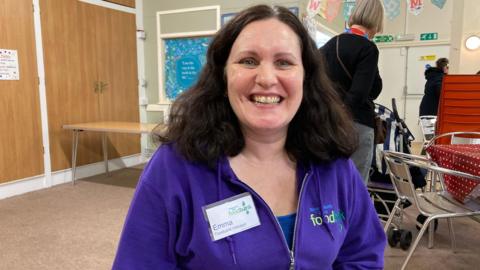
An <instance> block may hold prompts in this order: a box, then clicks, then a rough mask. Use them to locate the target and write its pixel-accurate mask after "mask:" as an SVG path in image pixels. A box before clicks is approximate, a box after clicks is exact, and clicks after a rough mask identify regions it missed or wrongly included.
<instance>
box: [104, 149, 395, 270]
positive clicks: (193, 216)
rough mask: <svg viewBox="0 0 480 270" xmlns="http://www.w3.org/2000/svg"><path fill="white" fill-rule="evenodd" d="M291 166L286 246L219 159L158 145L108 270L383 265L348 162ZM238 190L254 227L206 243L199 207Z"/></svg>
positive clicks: (368, 208)
mask: <svg viewBox="0 0 480 270" xmlns="http://www.w3.org/2000/svg"><path fill="white" fill-rule="evenodd" d="M297 171H298V182H299V189H298V190H299V207H298V209H297V220H296V225H295V232H294V240H293V250H292V251H290V250H289V248H288V246H287V244H286V241H285V237H284V235H283V233H282V230H281V228H280V225H279V224H278V222H277V219H276V217H275V216H274V215H273V212H272V211H271V209H270V208H269V207H268V206H267V204H266V203H265V201H264V200H263V199H262V198H261V197H260V196H259V195H258V194H257V193H256V192H255V191H254V190H252V189H251V188H250V187H248V186H247V185H246V184H245V183H243V182H242V181H241V180H240V179H238V178H237V177H236V175H235V174H234V172H233V171H232V168H231V167H230V164H229V162H228V160H227V159H226V158H222V159H220V160H219V161H218V163H217V166H216V168H214V169H211V168H209V167H207V166H206V165H203V164H198V163H192V162H189V161H186V160H185V159H184V158H183V157H182V156H181V155H180V154H179V153H178V152H177V151H176V150H175V147H174V146H173V145H171V144H170V145H163V146H161V147H160V148H159V149H158V150H157V152H156V153H155V155H154V156H153V157H152V159H151V160H150V162H149V164H148V165H147V166H146V168H145V170H144V172H143V174H142V176H141V180H140V182H139V184H138V186H137V190H136V193H135V195H134V198H133V201H132V204H131V206H130V210H129V213H128V215H127V218H126V221H125V226H124V228H123V232H122V236H121V239H120V243H119V247H118V251H117V254H116V258H115V261H114V263H113V269H162V270H166V269H196V270H198V269H210V270H211V269H249V270H254V269H289V267H290V269H316V270H318V269H383V252H384V248H385V244H386V240H385V234H384V232H383V229H382V227H381V225H380V222H379V219H378V217H377V215H376V212H375V209H374V208H373V205H372V202H371V201H370V198H369V196H368V193H367V190H366V188H365V186H364V184H363V182H362V180H361V179H360V175H359V174H358V172H357V170H356V169H355V167H354V165H353V163H352V162H351V161H350V160H348V159H337V160H335V161H333V162H331V163H327V164H315V165H314V164H308V165H305V166H304V165H298V170H297ZM244 192H249V193H250V194H251V195H252V197H253V200H254V203H255V207H256V209H257V213H258V216H259V219H260V223H261V225H260V226H257V227H254V228H251V229H248V230H246V231H243V232H240V233H237V234H234V235H232V236H230V237H227V238H224V239H220V240H217V241H212V239H211V237H210V234H209V230H208V223H207V221H206V220H205V218H204V214H203V211H202V206H205V205H209V204H211V203H214V202H217V201H220V200H223V199H226V198H229V197H232V196H235V195H238V194H241V193H244ZM279 196H281V194H279Z"/></svg>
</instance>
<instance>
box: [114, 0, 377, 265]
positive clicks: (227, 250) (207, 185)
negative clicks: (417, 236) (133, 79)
mask: <svg viewBox="0 0 480 270" xmlns="http://www.w3.org/2000/svg"><path fill="white" fill-rule="evenodd" d="M352 133H353V123H352V121H351V120H349V116H348V113H347V112H346V111H345V110H344V108H343V107H342V103H341V100H340V99H339V97H338V96H337V94H336V92H335V90H334V89H333V88H332V86H331V82H330V81H329V80H328V78H327V77H326V75H325V73H324V60H323V59H322V58H321V56H320V54H319V53H318V51H317V50H316V46H315V43H314V41H313V40H312V39H311V38H310V37H309V35H308V33H307V31H306V29H305V28H304V27H303V25H302V24H301V22H300V21H299V20H298V18H297V17H296V16H295V15H294V14H292V13H291V12H290V11H289V10H288V9H286V8H283V7H273V8H272V7H269V6H265V5H259V6H254V7H251V8H248V9H246V10H244V11H242V12H240V13H238V14H237V15H236V16H235V17H234V18H232V19H231V20H230V21H229V22H228V23H227V24H225V25H224V27H223V28H222V29H221V30H220V31H219V32H218V33H217V34H216V35H215V36H214V37H213V40H212V42H211V44H210V46H209V48H208V52H207V59H206V64H205V66H204V68H203V70H202V72H201V74H200V77H199V79H198V81H197V83H196V84H195V85H194V86H193V87H192V88H190V90H188V91H186V92H184V93H182V94H181V95H180V96H179V97H178V98H177V99H176V100H175V102H174V104H173V106H172V110H171V115H170V123H169V124H168V129H167V131H166V133H164V134H163V135H161V136H160V140H161V141H162V142H163V143H164V144H163V145H162V146H161V147H160V148H159V149H158V150H157V152H156V153H155V155H154V156H153V157H152V159H151V160H150V163H149V164H148V165H147V167H146V168H145V171H144V173H143V174H142V178H141V180H140V183H139V184H138V186H137V193H136V195H135V197H134V199H133V201H132V204H131V208H130V212H129V214H128V217H127V220H126V223H125V227H124V231H123V235H122V237H121V240H120V245H119V248H118V252H117V256H116V260H115V263H114V266H113V269H231V268H236V269H287V268H288V267H290V269H296V268H298V269H319V266H323V267H324V269H332V268H337V269H342V268H347V267H349V268H356V269H382V268H383V251H384V247H385V235H384V233H383V230H382V227H381V226H380V223H379V220H378V218H377V215H376V213H375V210H374V208H373V205H372V203H371V202H370V199H369V196H368V193H367V191H366V188H365V186H364V185H363V184H362V182H361V177H360V175H359V174H358V171H357V170H356V169H355V167H354V165H353V163H352V162H351V161H350V160H349V159H348V157H349V155H350V154H351V153H352V152H353V151H354V149H355V146H356V142H355V139H353V137H352V136H351V134H352ZM232 205H234V206H236V205H238V206H239V205H241V207H242V208H241V209H240V208H238V209H240V210H242V211H237V210H238V209H237V208H232ZM245 207H246V208H245ZM232 209H234V211H233V212H232ZM235 209H237V210H235ZM245 209H247V210H248V211H243V210H245ZM232 213H234V215H231V214H232ZM336 213H341V215H340V214H336ZM312 214H313V215H314V220H315V222H316V223H313V224H312V217H313V216H312ZM319 226H321V227H319ZM318 243H324V245H321V246H319V245H318ZM253 250H255V252H252V251H253Z"/></svg>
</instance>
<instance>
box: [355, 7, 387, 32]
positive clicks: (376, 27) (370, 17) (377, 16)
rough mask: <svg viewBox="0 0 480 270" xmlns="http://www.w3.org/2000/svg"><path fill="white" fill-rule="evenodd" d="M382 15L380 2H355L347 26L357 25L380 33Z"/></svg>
mask: <svg viewBox="0 0 480 270" xmlns="http://www.w3.org/2000/svg"><path fill="white" fill-rule="evenodd" d="M383 14H384V11H383V4H382V1H381V0H357V1H356V3H355V8H354V9H353V11H352V15H350V19H349V20H348V26H349V27H351V26H352V25H354V24H357V25H361V26H363V27H365V28H367V29H369V30H373V31H375V32H376V33H380V32H382V31H383Z"/></svg>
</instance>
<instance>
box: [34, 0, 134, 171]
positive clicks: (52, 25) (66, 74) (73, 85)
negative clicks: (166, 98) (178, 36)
mask: <svg viewBox="0 0 480 270" xmlns="http://www.w3.org/2000/svg"><path fill="white" fill-rule="evenodd" d="M40 10H41V21H42V38H43V48H44V61H45V77H46V79H45V81H46V92H47V108H48V127H49V136H50V137H49V139H50V155H51V164H52V170H53V171H56V170H61V169H65V168H69V167H71V160H70V157H71V143H72V134H71V132H69V131H65V130H63V129H62V126H63V125H64V124H73V123H83V122H92V121H135V122H138V121H139V105H138V104H139V102H138V80H137V50H136V27H135V15H134V14H131V13H127V12H123V11H118V10H113V9H109V8H105V7H101V6H97V5H92V4H88V3H84V2H80V1H77V0H62V1H54V0H41V1H40ZM108 143H109V144H110V145H109V147H108V148H109V157H111V158H114V157H119V156H126V155H132V154H136V153H139V152H140V137H139V136H138V135H126V134H125V135H124V134H110V135H108ZM101 149H102V148H101V137H100V135H99V134H90V133H87V134H82V135H80V140H79V145H78V156H77V164H78V165H82V164H88V163H93V162H98V161H101V160H102V152H101Z"/></svg>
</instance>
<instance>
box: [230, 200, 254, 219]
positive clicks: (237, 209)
mask: <svg viewBox="0 0 480 270" xmlns="http://www.w3.org/2000/svg"><path fill="white" fill-rule="evenodd" d="M251 209H252V206H251V205H247V204H246V203H245V202H244V201H242V204H241V205H235V206H232V207H229V208H228V215H229V216H234V215H238V214H240V213H242V212H245V213H246V214H247V215H248V214H249V213H250V210H251Z"/></svg>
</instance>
